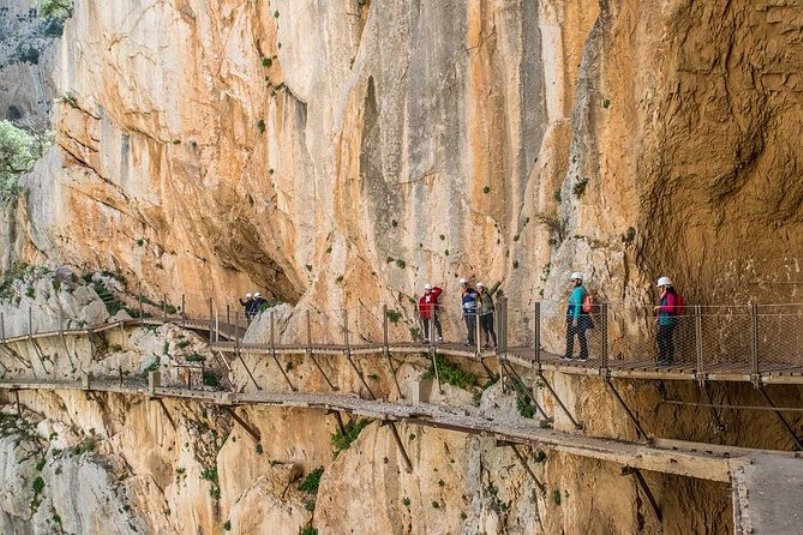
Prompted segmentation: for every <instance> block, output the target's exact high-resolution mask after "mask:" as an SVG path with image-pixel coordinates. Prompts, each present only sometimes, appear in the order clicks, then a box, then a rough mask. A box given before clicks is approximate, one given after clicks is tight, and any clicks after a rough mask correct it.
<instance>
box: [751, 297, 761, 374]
mask: <svg viewBox="0 0 803 535" xmlns="http://www.w3.org/2000/svg"><path fill="white" fill-rule="evenodd" d="M749 306H750V368H751V375H750V380H751V382H752V383H753V386H755V387H756V388H758V387H759V386H761V375H760V369H759V353H758V305H756V304H755V303H751V304H750V305H749Z"/></svg>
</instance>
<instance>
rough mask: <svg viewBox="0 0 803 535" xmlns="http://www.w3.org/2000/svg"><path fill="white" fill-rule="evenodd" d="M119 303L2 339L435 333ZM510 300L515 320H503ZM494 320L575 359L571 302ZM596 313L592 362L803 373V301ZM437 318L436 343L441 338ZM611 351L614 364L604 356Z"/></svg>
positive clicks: (409, 308) (520, 344)
mask: <svg viewBox="0 0 803 535" xmlns="http://www.w3.org/2000/svg"><path fill="white" fill-rule="evenodd" d="M112 299H113V300H114V303H113V305H112V306H113V307H114V308H116V309H120V310H126V311H127V312H131V311H134V312H135V313H134V314H130V313H129V316H131V315H133V316H135V317H134V318H133V319H130V320H124V321H123V320H112V319H110V315H109V314H106V315H103V314H96V316H97V317H99V318H103V319H102V320H99V321H98V322H95V324H91V323H90V322H86V321H84V322H81V321H78V320H75V319H74V318H67V317H66V315H65V313H64V312H63V311H62V310H54V309H51V308H46V307H43V306H39V307H37V308H36V310H34V307H33V305H29V306H28V307H25V308H17V309H16V310H14V311H13V312H11V313H9V311H8V310H7V311H5V312H3V313H0V341H3V342H6V341H8V340H10V339H14V338H17V337H32V336H37V335H43V334H46V333H57V334H71V333H85V332H87V331H88V330H92V329H99V328H104V327H111V326H115V325H121V324H122V323H135V324H136V323H139V324H142V325H145V324H146V323H147V324H155V323H156V324H158V323H175V324H178V325H183V326H189V327H190V328H195V329H197V330H205V331H208V332H209V340H210V342H216V343H226V342H228V343H231V344H235V345H238V346H240V347H249V346H251V345H265V346H270V345H273V346H302V347H310V348H318V349H323V348H327V347H329V348H332V350H333V351H337V350H339V349H343V348H345V347H346V346H347V345H348V346H349V347H364V348H372V347H373V348H381V347H383V346H389V345H400V344H401V345H421V346H422V348H423V347H425V346H426V345H428V344H425V343H424V335H425V332H426V330H427V329H425V328H424V323H423V320H422V319H421V318H420V317H419V314H418V311H417V307H416V306H415V304H413V303H404V304H400V302H395V303H394V304H393V305H382V304H376V303H374V304H364V303H357V304H354V305H351V306H348V307H344V308H336V309H324V310H309V311H296V310H294V309H292V308H291V307H290V305H282V306H280V307H275V308H270V309H268V310H265V311H263V312H260V313H257V314H256V315H255V316H254V317H247V316H246V315H245V314H244V312H243V309H242V307H240V306H239V304H237V305H228V306H226V307H225V308H223V309H219V308H215V307H213V306H212V302H211V301H208V303H209V306H208V311H209V312H208V314H207V315H206V316H203V315H202V316H201V317H197V316H192V315H188V314H186V312H185V306H184V299H183V298H182V303H181V305H180V306H174V305H169V304H168V303H167V300H166V299H164V300H162V302H161V303H158V302H154V301H150V300H146V299H141V298H140V299H138V300H137V301H136V302H135V303H134V304H133V305H132V304H130V303H129V304H125V303H123V304H122V305H120V303H119V302H117V301H116V299H115V298H112ZM107 301H108V300H106V299H102V300H101V303H102V306H106V307H107V308H109V312H111V311H112V309H111V308H110V303H112V301H109V302H107ZM503 303H504V305H503ZM118 305H119V306H118ZM98 306H101V305H100V304H99V305H98ZM502 306H504V318H505V321H502ZM281 307H284V308H281ZM437 314H438V317H439V320H440V323H441V326H442V334H443V337H444V339H445V342H444V343H446V344H448V343H451V344H452V345H453V346H455V347H458V346H461V347H463V348H464V351H467V352H475V353H480V352H482V351H484V350H485V348H484V347H483V346H484V345H485V344H486V343H490V342H491V340H486V339H485V337H484V335H483V333H482V329H479V328H476V327H475V328H476V329H477V331H479V332H477V331H475V336H474V342H475V345H477V347H467V346H465V342H466V340H467V338H468V336H467V331H466V325H465V323H464V322H463V317H462V314H461V312H460V310H459V308H458V309H456V310H455V307H454V306H452V307H442V308H439V309H438V311H437ZM493 318H494V320H493V325H494V330H495V333H496V336H497V341H498V342H499V340H501V339H504V340H505V341H506V346H507V348H509V349H510V350H511V351H514V350H515V351H518V353H519V354H522V355H525V354H526V355H530V356H531V358H533V359H536V358H540V355H541V354H543V355H544V358H547V359H553V360H554V359H559V358H560V357H562V356H564V355H565V351H566V342H567V336H566V335H567V321H566V304H565V303H561V302H556V301H548V300H544V301H540V302H537V303H535V304H534V305H533V306H532V307H527V308H525V307H521V306H518V305H517V306H508V305H507V301H506V300H504V299H497V308H496V310H495V311H494V314H493ZM588 319H589V320H590V322H589V325H587V326H588V327H589V328H587V329H585V333H584V334H585V337H586V341H587V347H588V364H586V365H588V366H600V367H611V368H635V367H650V366H652V367H659V366H661V367H669V368H673V369H682V370H684V371H687V372H689V373H695V374H698V375H700V374H723V373H737V374H744V375H750V376H754V377H756V376H758V375H760V374H762V373H764V374H766V373H790V372H797V373H801V372H803V304H784V305H776V304H770V305H686V306H685V307H684V310H683V313H682V314H679V315H675V316H673V317H671V322H670V323H671V325H668V326H667V325H661V324H660V322H657V321H656V316H655V312H654V310H653V306H626V305H624V304H620V303H616V304H604V306H603V304H598V305H596V306H595V307H594V309H593V310H592V312H591V313H590V314H589V315H588ZM431 321H432V320H429V322H430V325H429V326H428V327H429V331H430V337H429V343H431V344H439V341H438V340H437V337H436V329H435V328H434V325H433V324H432V323H431ZM271 325H273V327H272V328H271V327H270V326H271ZM592 325H593V327H592ZM271 332H272V336H271ZM477 342H479V344H477ZM536 345H537V346H538V349H539V351H538V352H536V351H535V346H536ZM542 352H543V353H542ZM579 356H580V341H579V339H578V336H577V334H576V333H575V337H574V351H573V357H575V359H576V358H577V357H579ZM603 356H604V357H606V358H607V360H606V362H602V361H603Z"/></svg>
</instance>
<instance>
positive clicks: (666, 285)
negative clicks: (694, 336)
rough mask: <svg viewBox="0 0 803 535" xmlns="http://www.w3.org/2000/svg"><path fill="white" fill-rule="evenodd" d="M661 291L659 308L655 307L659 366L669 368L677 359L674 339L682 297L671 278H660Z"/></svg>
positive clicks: (659, 286) (658, 284)
mask: <svg viewBox="0 0 803 535" xmlns="http://www.w3.org/2000/svg"><path fill="white" fill-rule="evenodd" d="M657 286H658V288H659V289H660V291H661V295H660V297H659V300H658V306H655V307H653V310H654V311H655V313H656V316H655V322H656V323H657V324H658V333H657V334H656V336H655V338H656V342H658V364H660V365H662V366H668V365H670V364H672V361H673V360H674V358H675V344H674V342H673V341H672V337H673V335H674V333H675V327H676V326H677V323H678V319H677V314H678V309H679V307H680V296H679V295H678V293H677V291H675V288H674V286H673V285H672V281H671V280H669V277H660V278H659V279H658V283H657Z"/></svg>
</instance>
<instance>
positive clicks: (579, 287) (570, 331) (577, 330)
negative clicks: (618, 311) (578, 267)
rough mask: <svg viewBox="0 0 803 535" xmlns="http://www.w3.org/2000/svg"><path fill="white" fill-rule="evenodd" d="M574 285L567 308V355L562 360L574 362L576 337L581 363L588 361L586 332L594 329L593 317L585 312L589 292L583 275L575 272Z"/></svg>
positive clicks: (572, 281)
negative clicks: (584, 283) (575, 338)
mask: <svg viewBox="0 0 803 535" xmlns="http://www.w3.org/2000/svg"><path fill="white" fill-rule="evenodd" d="M569 280H570V281H571V285H572V293H571V294H570V295H569V305H568V306H567V307H566V353H565V354H564V355H563V359H562V360H572V359H573V358H574V337H575V336H577V340H578V341H579V342H580V356H579V359H578V360H579V361H580V362H585V361H587V360H588V341H587V340H586V331H587V330H588V329H593V328H594V322H593V320H592V319H591V315H590V314H588V313H584V312H583V302H584V301H585V299H586V296H587V295H588V290H586V288H585V287H584V286H583V274H582V273H579V272H574V273H572V275H571V276H570V277H569Z"/></svg>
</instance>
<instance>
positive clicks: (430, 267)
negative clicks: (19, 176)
mask: <svg viewBox="0 0 803 535" xmlns="http://www.w3.org/2000/svg"><path fill="white" fill-rule="evenodd" d="M801 16H803V15H801V13H800V7H799V6H797V5H796V4H795V3H794V2H782V1H778V2H761V3H759V4H756V3H755V2H750V1H746V0H745V1H743V2H741V1H740V2H729V3H724V2H723V3H714V4H710V3H709V4H706V6H702V5H700V6H698V5H696V4H694V5H690V4H689V3H688V2H685V1H674V2H670V3H668V4H667V3H665V2H629V1H620V2H614V1H604V2H593V1H590V0H589V1H587V2H560V1H551V0H544V1H541V2H536V3H532V2H522V1H508V2H491V1H472V2H467V3H466V2H437V3H434V4H433V3H429V2H390V1H387V2H385V1H381V0H373V1H371V2H357V1H343V2H326V3H323V4H320V3H314V2H289V1H281V0H277V1H271V2H258V3H245V4H243V3H241V2H227V1H218V2H212V3H197V2H192V1H182V2H179V3H174V4H164V3H155V2H147V1H144V2H143V1H139V0H137V1H133V0H131V1H123V2H116V3H115V4H114V6H100V5H97V4H96V3H93V2H78V3H77V5H76V8H75V13H74V15H73V17H72V18H71V19H69V20H68V22H67V24H66V27H65V34H64V38H63V39H62V40H61V43H60V50H59V52H58V61H57V65H56V78H57V80H58V82H57V85H58V95H59V96H60V97H62V98H60V99H58V102H57V110H56V114H55V120H56V124H57V133H58V147H56V148H54V149H53V151H52V153H51V154H50V155H48V157H47V158H46V159H45V160H44V161H43V162H41V163H40V165H39V166H38V167H37V168H36V170H35V172H33V173H32V174H31V175H30V177H29V178H28V180H27V181H26V188H25V191H24V195H23V198H22V199H21V207H20V208H19V212H20V213H19V214H17V216H16V219H17V225H18V226H20V227H23V228H24V234H25V236H27V242H26V240H21V243H18V244H17V249H18V250H19V254H20V255H22V256H23V257H26V258H28V259H32V260H38V261H46V260H47V261H51V262H54V263H68V264H76V265H80V266H93V267H99V266H102V267H117V268H119V269H122V270H123V271H125V272H128V273H132V274H133V273H135V274H137V278H138V279H139V280H140V282H141V284H142V285H143V287H145V288H146V289H147V290H149V291H150V292H153V293H159V294H161V293H167V292H169V293H174V292H179V291H180V292H182V293H186V294H187V295H188V299H190V307H191V308H194V309H196V310H203V309H205V308H204V306H203V298H204V296H205V295H208V294H213V295H215V296H216V300H217V301H218V303H219V304H222V303H223V301H224V299H225V298H226V297H228V296H229V295H230V294H231V293H232V292H235V291H241V290H245V289H249V288H252V287H255V286H259V287H261V288H264V289H266V290H267V292H268V293H270V294H272V295H275V296H278V297H282V298H284V299H285V300H290V301H292V302H299V303H300V304H301V308H306V307H308V306H312V305H313V304H314V307H315V308H318V309H325V310H335V309H339V308H340V307H341V306H342V305H341V304H342V303H345V304H346V306H356V305H357V303H358V301H359V302H360V303H362V304H365V305H366V306H372V305H376V304H378V303H379V302H382V301H384V302H393V301H395V300H399V301H400V302H401V303H402V304H404V303H406V296H410V295H413V294H415V293H416V291H418V290H419V288H420V286H421V285H422V284H423V283H424V282H426V281H432V282H435V283H439V284H443V285H445V286H446V288H447V290H449V292H450V293H448V294H447V295H448V297H447V301H448V302H450V303H453V302H454V300H455V298H454V297H452V296H453V295H454V290H456V285H455V283H454V280H455V278H456V277H458V276H469V277H473V278H474V279H475V280H479V279H482V280H488V281H494V282H495V281H498V280H499V281H503V282H504V284H505V288H507V289H508V293H510V294H511V296H512V298H513V300H514V302H513V303H512V307H513V308H514V309H529V308H530V306H531V304H532V302H533V301H534V300H536V299H537V298H539V296H543V297H545V298H547V299H549V298H561V297H562V296H563V285H564V279H565V276H566V274H567V273H568V272H570V271H572V270H582V271H584V272H586V273H587V275H588V276H589V277H590V280H591V283H592V285H593V286H595V287H597V288H598V289H599V291H600V292H601V293H602V295H603V296H604V297H605V298H607V299H609V300H613V301H618V300H625V301H630V302H633V301H644V300H645V298H648V296H647V295H646V294H647V292H648V289H649V284H650V281H651V279H652V278H653V277H654V276H655V275H657V274H659V273H668V274H671V275H672V276H673V277H675V278H676V279H677V282H678V284H679V285H680V286H681V287H682V288H685V289H686V293H687V294H688V295H690V296H692V297H693V298H694V299H698V300H701V301H706V302H711V301H725V302H732V301H735V300H738V299H743V298H746V297H759V298H763V299H771V298H776V297H779V296H780V295H782V294H788V293H789V292H793V293H794V292H797V291H799V285H789V284H782V285H780V284H772V283H777V282H789V281H796V280H797V279H799V273H798V269H799V268H798V256H799V252H800V250H801V248H802V247H801V245H802V244H801V242H800V240H801V236H802V235H803V233H802V232H800V230H801V217H802V216H801V205H802V204H803V203H801V200H803V191H801V186H800V181H799V180H797V177H796V173H798V171H799V168H800V158H801V154H800V150H799V148H797V144H796V143H793V142H790V141H789V140H790V139H792V138H795V135H796V125H797V124H798V123H799V118H800V114H801V110H800V106H801V104H800V98H799V95H800V87H799V84H800V81H799V80H798V74H797V71H798V70H799V65H798V64H797V63H796V62H799V57H800V54H796V53H794V52H795V51H799V50H800V47H801V43H800V33H799V31H796V30H795V28H796V26H795V24H796V22H795V21H799V19H800V17H801ZM798 29H799V28H798ZM558 199H559V200H558ZM544 216H546V217H547V218H551V219H552V220H553V221H554V222H556V223H557V227H559V228H558V229H553V232H550V231H549V230H548V228H547V226H545V225H543V224H540V223H539V221H542V220H543V218H544ZM748 230H749V232H748ZM748 239H749V240H751V243H752V242H753V241H754V242H755V244H756V245H755V246H752V245H751V246H750V247H744V244H745V241H746V240H748ZM26 243H27V245H26ZM758 282H763V283H767V284H764V285H759V284H756V283H758ZM734 287H738V288H739V290H738V291H734V290H733V288H734ZM511 290H512V291H511ZM737 298H738V299H737Z"/></svg>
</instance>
